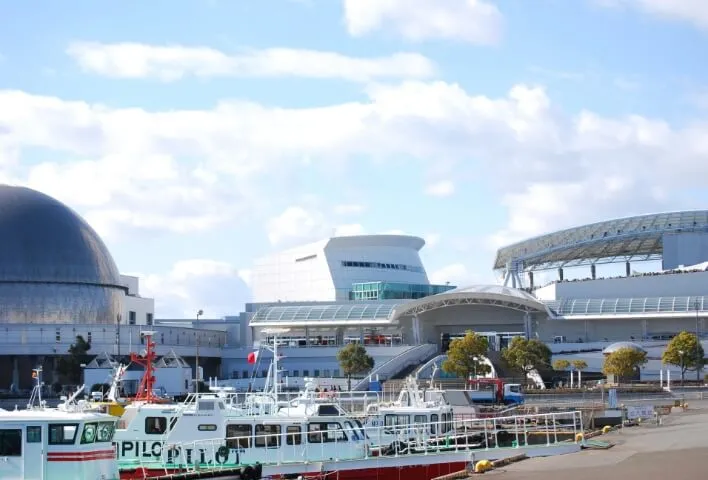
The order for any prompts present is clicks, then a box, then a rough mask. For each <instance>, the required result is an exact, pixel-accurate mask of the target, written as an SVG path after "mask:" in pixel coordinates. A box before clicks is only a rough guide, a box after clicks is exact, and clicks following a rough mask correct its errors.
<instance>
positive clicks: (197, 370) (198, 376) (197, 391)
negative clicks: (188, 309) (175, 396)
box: [194, 308, 204, 393]
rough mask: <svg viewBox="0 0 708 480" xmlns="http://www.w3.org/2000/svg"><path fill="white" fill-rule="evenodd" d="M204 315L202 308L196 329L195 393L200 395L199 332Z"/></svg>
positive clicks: (198, 312) (198, 315)
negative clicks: (200, 321)
mask: <svg viewBox="0 0 708 480" xmlns="http://www.w3.org/2000/svg"><path fill="white" fill-rule="evenodd" d="M202 315H204V310H202V309H201V308H200V309H199V310H198V311H197V321H196V323H195V327H196V328H195V330H197V331H196V332H195V335H196V340H197V354H196V358H195V362H194V363H196V364H197V368H196V375H195V378H196V379H197V381H196V383H195V384H194V391H195V392H196V393H199V381H200V380H201V379H200V375H199V331H198V330H199V317H201V316H202Z"/></svg>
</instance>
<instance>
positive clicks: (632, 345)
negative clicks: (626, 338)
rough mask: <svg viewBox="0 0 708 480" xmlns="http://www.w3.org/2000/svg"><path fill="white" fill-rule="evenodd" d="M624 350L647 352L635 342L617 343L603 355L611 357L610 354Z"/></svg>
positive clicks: (609, 346) (606, 348)
mask: <svg viewBox="0 0 708 480" xmlns="http://www.w3.org/2000/svg"><path fill="white" fill-rule="evenodd" d="M623 348H631V349H632V350H636V351H638V352H644V353H646V352H647V351H646V350H644V348H643V347H642V346H641V345H639V344H637V343H634V342H616V343H613V344H612V345H608V346H607V347H605V349H604V350H603V351H602V353H603V354H604V355H609V354H610V353H615V352H616V351H617V350H621V349H623Z"/></svg>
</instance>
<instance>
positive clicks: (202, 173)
mask: <svg viewBox="0 0 708 480" xmlns="http://www.w3.org/2000/svg"><path fill="white" fill-rule="evenodd" d="M0 18H2V19H3V22H2V28H1V29H0V181H1V182H4V183H9V184H15V185H25V186H28V187H31V188H34V189H37V190H40V191H42V192H44V193H46V194H48V195H51V196H54V197H55V198H57V199H59V200H61V201H62V202H64V203H66V204H67V205H69V206H70V207H71V208H73V209H74V210H76V211H77V212H79V213H80V214H81V215H82V216H83V217H84V218H85V219H86V220H87V221H88V222H89V223H90V224H91V225H92V226H93V228H94V229H96V231H97V232H98V233H99V234H100V235H101V236H102V237H103V239H104V241H105V242H106V244H107V245H108V247H109V249H110V251H111V252H112V254H113V257H114V259H115V261H116V263H117V265H118V267H119V269H120V270H121V272H122V273H125V274H134V275H139V276H140V277H141V293H142V294H143V295H145V296H153V297H155V299H156V316H157V317H158V318H159V317H163V318H164V317H191V316H192V315H194V312H196V310H198V309H203V310H204V316H205V317H207V316H210V317H220V316H223V315H229V314H236V313H238V312H239V311H241V309H242V307H243V304H244V302H246V301H248V300H249V295H250V293H249V281H250V271H251V269H252V265H253V260H254V259H255V258H257V257H261V256H263V255H267V254H269V253H272V252H274V251H277V250H280V249H284V248H288V247H291V246H294V245H298V244H301V243H305V242H309V241H313V240H317V239H321V238H324V237H327V236H330V235H332V234H338V235H347V234H358V233H391V232H402V233H407V234H414V235H419V236H421V237H423V238H425V239H426V241H427V245H426V247H424V249H423V251H422V252H421V255H422V257H423V261H424V264H425V265H426V268H427V271H428V275H429V277H430V280H431V281H432V282H436V283H445V282H450V283H452V284H456V285H460V286H464V285H466V284H474V283H489V282H493V281H495V280H496V276H495V275H494V273H493V272H492V270H491V267H492V262H493V259H494V253H495V251H496V249H497V248H499V247H500V246H503V245H506V244H509V243H512V242H514V241H518V240H522V239H524V238H528V237H530V236H534V235H538V234H541V233H547V232H551V231H555V230H558V229H562V228H566V227H571V226H575V225H581V224H583V223H587V222H592V221H599V220H605V219H610V218H615V217H622V216H628V215H634V214H643V213H652V212H657V211H670V210H680V209H701V208H705V206H706V203H707V201H708V189H706V188H705V179H706V178H707V177H708V57H707V55H708V54H707V53H706V52H708V2H706V1H705V0H572V1H570V0H524V1H520V0H498V1H492V0H258V1H255V0H230V1H229V0H153V1H150V2H145V1H143V0H124V1H122V2H95V1H91V0H65V1H63V2H49V1H44V2H39V3H37V2H17V1H10V0H0ZM598 273H601V272H598ZM579 275H580V276H587V274H586V272H585V273H582V272H581V273H579Z"/></svg>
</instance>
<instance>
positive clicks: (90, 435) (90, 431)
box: [81, 423, 96, 445]
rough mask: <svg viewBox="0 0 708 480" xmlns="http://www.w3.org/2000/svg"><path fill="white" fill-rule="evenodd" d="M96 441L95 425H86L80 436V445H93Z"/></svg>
mask: <svg viewBox="0 0 708 480" xmlns="http://www.w3.org/2000/svg"><path fill="white" fill-rule="evenodd" d="M95 441H96V424H95V423H87V424H85V425H84V431H83V433H82V434H81V444H82V445H86V444H87V443H94V442H95Z"/></svg>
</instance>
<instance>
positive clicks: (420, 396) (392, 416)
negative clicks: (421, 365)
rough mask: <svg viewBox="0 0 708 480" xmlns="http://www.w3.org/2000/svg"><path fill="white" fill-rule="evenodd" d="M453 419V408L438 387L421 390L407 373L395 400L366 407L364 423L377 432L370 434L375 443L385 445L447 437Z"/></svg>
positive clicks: (370, 429) (378, 445)
mask: <svg viewBox="0 0 708 480" xmlns="http://www.w3.org/2000/svg"><path fill="white" fill-rule="evenodd" d="M453 418H454V411H453V407H452V406H450V405H448V404H447V402H446V401H445V398H444V396H443V392H442V391H441V390H437V389H431V390H428V391H422V390H420V388H418V383H417V382H416V380H415V378H414V377H412V376H409V377H408V378H406V381H405V383H404V385H403V387H402V388H401V391H400V393H399V395H398V399H397V400H396V401H394V402H389V403H385V402H377V403H372V404H369V405H368V406H367V408H366V413H365V417H364V425H365V426H366V428H367V429H368V430H369V431H370V432H373V431H375V432H376V435H373V434H370V436H372V442H373V444H374V446H375V447H383V448H385V447H391V446H393V445H394V444H395V443H397V442H407V441H409V440H411V439H423V440H426V441H427V440H430V439H435V438H437V437H445V436H449V435H451V433H452V430H453ZM394 448H395V447H394Z"/></svg>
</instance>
